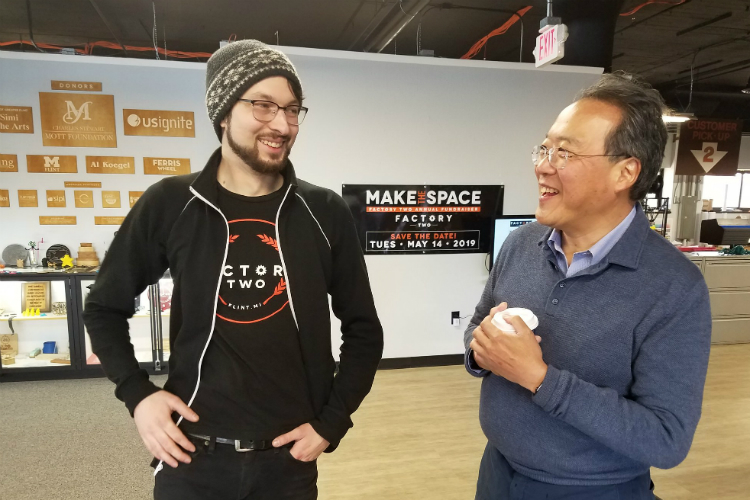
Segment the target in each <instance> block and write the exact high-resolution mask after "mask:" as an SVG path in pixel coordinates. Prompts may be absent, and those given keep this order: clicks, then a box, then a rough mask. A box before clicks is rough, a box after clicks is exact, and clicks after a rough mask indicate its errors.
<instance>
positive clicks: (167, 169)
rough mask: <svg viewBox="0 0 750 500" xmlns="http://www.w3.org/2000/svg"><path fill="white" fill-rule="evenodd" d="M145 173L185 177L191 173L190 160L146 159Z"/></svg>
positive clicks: (144, 163) (144, 164) (144, 162)
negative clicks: (184, 175)
mask: <svg viewBox="0 0 750 500" xmlns="http://www.w3.org/2000/svg"><path fill="white" fill-rule="evenodd" d="M143 172H144V173H145V174H152V175H183V174H189V173H190V159H189V158H144V159H143Z"/></svg>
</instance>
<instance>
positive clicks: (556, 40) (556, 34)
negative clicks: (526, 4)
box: [534, 24, 568, 68]
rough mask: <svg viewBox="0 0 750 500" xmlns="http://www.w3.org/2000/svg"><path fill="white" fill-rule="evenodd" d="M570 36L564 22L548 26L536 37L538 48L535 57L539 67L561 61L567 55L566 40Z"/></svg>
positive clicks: (536, 64) (535, 50)
mask: <svg viewBox="0 0 750 500" xmlns="http://www.w3.org/2000/svg"><path fill="white" fill-rule="evenodd" d="M567 38H568V29H567V27H566V26H565V25H564V24H556V25H554V26H546V27H545V28H544V29H543V31H542V33H541V34H540V35H539V36H538V37H536V48H535V49H534V57H535V58H536V63H535V64H534V65H535V66H536V67H537V68H539V67H541V66H544V65H546V64H551V63H553V62H555V61H559V60H560V59H562V58H563V57H564V56H565V40H566V39H567Z"/></svg>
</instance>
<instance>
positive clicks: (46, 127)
mask: <svg viewBox="0 0 750 500" xmlns="http://www.w3.org/2000/svg"><path fill="white" fill-rule="evenodd" d="M39 105H40V109H41V114H42V144H44V145H45V146H62V147H90V148H115V147H117V136H116V133H115V100H114V96H111V95H101V94H62V93H54V92H39Z"/></svg>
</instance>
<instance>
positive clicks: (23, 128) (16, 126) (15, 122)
mask: <svg viewBox="0 0 750 500" xmlns="http://www.w3.org/2000/svg"><path fill="white" fill-rule="evenodd" d="M0 133H4V134H33V133H34V116H33V115H32V113H31V108H30V107H26V106H0Z"/></svg>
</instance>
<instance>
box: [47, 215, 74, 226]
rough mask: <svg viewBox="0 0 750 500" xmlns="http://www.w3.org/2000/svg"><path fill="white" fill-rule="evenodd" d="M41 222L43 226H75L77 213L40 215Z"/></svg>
mask: <svg viewBox="0 0 750 500" xmlns="http://www.w3.org/2000/svg"><path fill="white" fill-rule="evenodd" d="M39 224H40V225H42V226H75V225H76V217H75V215H51V216H50V215H40V216H39Z"/></svg>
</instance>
